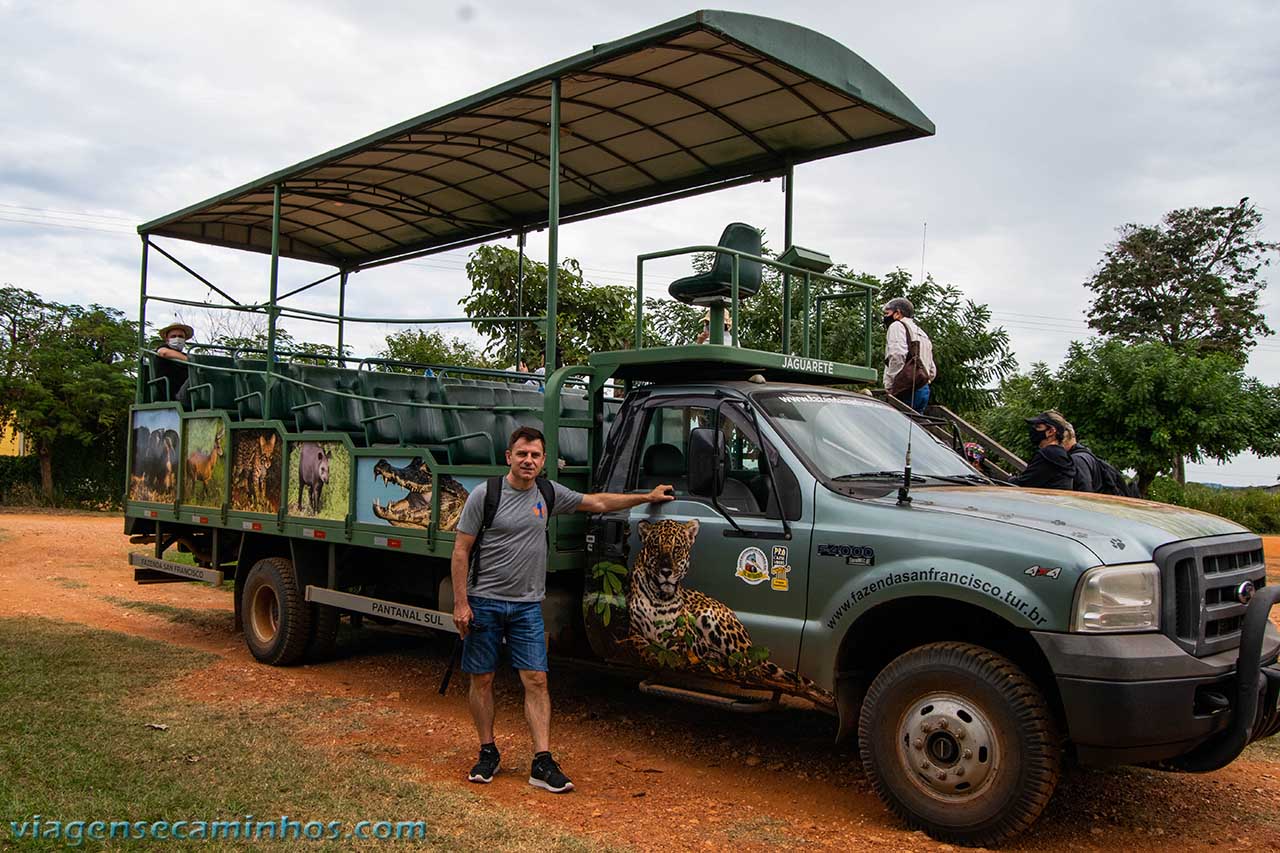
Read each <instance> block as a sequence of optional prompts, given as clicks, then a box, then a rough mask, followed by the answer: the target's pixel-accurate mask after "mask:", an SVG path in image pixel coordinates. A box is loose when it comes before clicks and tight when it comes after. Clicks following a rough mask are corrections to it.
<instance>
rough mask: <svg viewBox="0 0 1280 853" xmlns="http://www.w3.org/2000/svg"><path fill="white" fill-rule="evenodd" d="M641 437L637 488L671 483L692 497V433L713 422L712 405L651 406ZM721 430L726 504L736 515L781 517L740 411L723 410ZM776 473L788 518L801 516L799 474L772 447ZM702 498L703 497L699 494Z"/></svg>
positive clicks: (723, 503)
mask: <svg viewBox="0 0 1280 853" xmlns="http://www.w3.org/2000/svg"><path fill="white" fill-rule="evenodd" d="M647 418H648V420H647V422H646V425H645V432H644V437H643V440H642V442H641V447H640V453H639V456H638V457H636V458H637V459H638V460H639V464H638V465H637V466H636V468H637V472H638V473H637V476H636V480H635V483H634V486H632V488H640V489H652V488H653V487H654V486H657V485H660V484H662V483H669V484H670V485H671V486H672V488H674V489H675V493H676V495H678V496H684V497H689V496H690V494H689V478H688V471H689V463H688V459H689V456H688V453H689V434H690V433H691V432H692V431H693V430H695V429H697V428H699V427H710V426H711V425H712V423H713V422H714V420H715V418H714V412H713V411H712V410H711V409H710V408H709V407H707V406H698V405H688V404H684V405H673V406H661V407H655V408H653V409H650V410H649V412H648V415H647ZM720 429H721V431H722V432H723V433H724V437H725V447H726V448H727V449H728V452H729V476H728V479H727V480H726V482H725V487H724V491H723V493H721V495H720V497H719V499H718V500H719V503H720V505H721V506H722V507H723V508H724V509H726V510H728V511H730V512H733V513H735V514H744V515H763V514H768V515H769V516H770V517H772V518H777V517H778V503H779V502H778V501H777V500H776V499H774V498H773V496H772V494H771V489H770V487H769V478H768V476H767V475H766V473H765V472H764V470H763V468H762V467H761V464H760V457H761V450H760V443H759V441H758V440H757V439H756V437H755V433H754V431H753V430H751V429H750V427H748V426H747V425H746V422H745V421H744V420H743V416H742V414H741V413H740V412H739V411H736V410H734V409H733V408H732V407H729V406H726V407H724V408H722V409H721V410H720ZM770 459H771V460H772V461H773V475H774V477H775V478H776V479H777V482H778V490H779V491H780V492H781V493H782V501H781V503H782V506H784V507H785V508H786V511H787V518H789V519H791V520H793V521H794V520H796V519H798V518H799V517H800V503H801V502H800V486H799V483H798V482H797V481H796V478H795V475H794V474H793V473H791V471H789V470H788V469H787V467H786V466H785V465H783V464H781V462H780V461H779V460H778V459H777V452H776V451H771V453H770ZM699 499H700V500H701V498H699Z"/></svg>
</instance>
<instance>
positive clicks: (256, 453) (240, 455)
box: [231, 429, 284, 515]
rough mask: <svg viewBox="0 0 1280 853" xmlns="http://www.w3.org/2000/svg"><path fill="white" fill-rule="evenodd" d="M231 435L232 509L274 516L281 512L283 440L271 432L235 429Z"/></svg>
mask: <svg viewBox="0 0 1280 853" xmlns="http://www.w3.org/2000/svg"><path fill="white" fill-rule="evenodd" d="M232 435H234V436H235V440H234V441H233V442H232V454H231V508H232V509H233V510H235V511H236V512H266V513H271V514H273V515H274V514H275V513H277V512H279V510H280V476H281V474H282V473H283V470H284V440H283V439H282V438H281V437H280V434H279V433H277V432H276V431H275V430H273V429H238V430H236V431H235V432H234V433H232Z"/></svg>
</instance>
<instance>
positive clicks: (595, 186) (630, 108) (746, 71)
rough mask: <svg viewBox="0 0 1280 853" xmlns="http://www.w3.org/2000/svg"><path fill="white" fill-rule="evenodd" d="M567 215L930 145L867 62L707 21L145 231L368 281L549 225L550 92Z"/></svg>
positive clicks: (573, 60)
mask: <svg viewBox="0 0 1280 853" xmlns="http://www.w3.org/2000/svg"><path fill="white" fill-rule="evenodd" d="M555 79H559V80H560V81H561V84H560V85H561V87H562V88H561V121H562V131H563V133H562V143H561V150H560V167H561V189H560V211H561V221H563V222H568V221H573V220H574V219H581V218H586V217H589V216H597V215H602V214H605V213H608V212H612V211H616V210H619V209H625V208H628V207H637V206H641V205H644V204H653V203H657V202H660V201H664V200H666V199H669V198H673V197H679V196H681V195H689V194H694V193H698V192H706V191H710V190H714V189H718V188H721V187H724V186H729V185H732V184H734V183H735V182H738V183H740V182H743V181H745V180H759V179H762V178H767V177H773V176H777V175H781V174H783V173H784V172H785V171H786V169H787V167H788V166H789V165H793V164H796V163H802V162H806V161H810V160H817V159H820V158H824V157H830V156H834V155H837V154H842V153H846V152H850V151H855V150H859V149H863V148H872V147H875V146H879V145H886V144H890V143H893V142H900V141H904V140H908V139H915V138H918V137H924V136H931V135H932V134H933V133H934V125H933V122H931V121H930V120H929V119H928V118H927V117H926V116H925V115H924V114H923V113H922V112H921V111H920V110H919V109H918V108H917V107H916V106H915V105H914V104H913V103H912V102H911V101H910V100H909V99H908V98H907V97H906V96H905V95H903V94H902V92H900V91H899V90H898V88H897V87H895V86H894V85H893V84H892V83H890V82H889V81H888V80H887V79H886V78H885V77H884V76H883V75H881V74H880V73H879V72H878V71H876V69H875V68H873V67H872V66H871V65H869V64H868V63H867V62H865V61H864V60H863V59H862V58H861V57H859V56H858V55H857V54H855V53H853V52H852V51H850V50H848V49H847V48H845V47H844V46H842V45H841V44H839V43H837V42H836V41H834V40H832V39H830V38H828V37H826V36H824V35H821V34H820V33H817V32H814V31H812V30H809V29H805V28H803V27H799V26H796V25H794V24H790V23H786V22H783V21H777V20H773V19H770V18H763V17H758V16H755V15H744V14H739V13H736V12H721V11H698V12H694V13H692V14H689V15H686V16H684V17H681V18H677V19H675V20H673V21H669V22H667V23H665V24H661V25H659V26H656V27H653V28H651V29H648V30H645V31H643V32H640V33H636V34H634V35H631V36H628V37H626V38H623V39H619V40H617V41H612V42H608V43H605V44H600V45H596V46H595V47H593V48H591V49H590V50H588V51H584V52H583V53H580V54H577V55H576V56H572V57H570V58H568V59H564V60H562V61H560V62H556V63H553V64H551V65H548V66H546V67H544V68H540V69H538V70H536V71H533V72H530V73H528V74H524V75H522V76H520V77H517V78H515V79H513V80H510V81H508V82H506V83H503V84H501V85H498V86H495V87H493V88H490V89H487V90H485V91H483V92H480V93H478V94H475V95H472V96H470V97H468V98H464V99H462V100H460V101H457V102H455V103H453V104H450V105H448V106H445V107H441V108H439V109H436V110H433V111H431V112H428V113H425V114H423V115H419V116H416V117H414V118H411V119H409V120H407V121H404V122H401V123H400V124H397V125H395V126H393V127H389V128H387V129H385V130H382V131H379V132H377V133H374V134H371V135H369V136H366V137H364V138H363V139H359V140H357V141H355V142H352V143H350V144H348V145H344V146H342V147H341V148H337V149H334V150H333V151H330V152H328V153H325V154H321V155H320V156H318V157H313V158H311V159H309V160H306V161H304V162H302V163H299V164H297V165H295V166H291V167H289V168H287V169H283V170H281V171H279V172H275V173H273V174H271V175H267V176H266V177H263V178H261V179H259V180H256V181H253V182H251V183H248V184H245V185H243V186H240V187H237V188H236V189H233V190H230V191H229V192H226V193H223V194H221V195H218V196H215V197H214V198H211V199H208V200H206V201H203V202H200V203H199V204H196V205H193V206H191V207H187V208H185V209H183V210H180V211H178V212H176V213H172V214H170V215H168V216H164V217H161V218H159V219H156V220H154V221H151V222H148V223H146V224H144V225H141V226H139V228H138V231H139V233H141V234H143V235H148V236H152V235H159V236H167V237H176V238H180V239H184V240H193V241H196V242H200V243H207V244H212V245H220V246H227V247H232V248H236V249H247V250H250V251H257V252H263V253H270V252H271V243H272V239H271V238H272V201H273V192H274V187H275V186H276V185H280V186H281V191H282V198H281V217H280V243H279V253H280V255H283V256H285V257H290V258H296V259H301V260H308V261H318V262H322V263H327V264H332V265H334V266H337V267H339V268H342V269H347V270H354V269H358V268H360V267H361V266H363V265H368V264H371V263H374V262H377V261H382V260H386V259H389V258H395V257H397V256H400V255H405V254H408V253H410V252H416V251H423V250H444V249H447V248H455V247H460V246H464V245H470V244H474V243H477V242H482V241H485V240H491V239H495V238H500V237H504V236H509V235H512V234H516V233H520V232H524V231H528V230H531V229H534V228H538V227H540V226H542V225H544V224H545V223H546V222H547V218H548V212H547V211H548V190H547V163H548V159H549V153H550V137H549V133H548V128H549V125H550V119H551V88H552V81H553V80H555Z"/></svg>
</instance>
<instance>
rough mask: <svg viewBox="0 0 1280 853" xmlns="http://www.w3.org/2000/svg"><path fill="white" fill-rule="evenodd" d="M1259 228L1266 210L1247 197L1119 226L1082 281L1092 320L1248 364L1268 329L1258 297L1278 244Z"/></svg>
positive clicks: (1109, 329) (1117, 333)
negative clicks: (1117, 236) (1265, 269)
mask: <svg viewBox="0 0 1280 853" xmlns="http://www.w3.org/2000/svg"><path fill="white" fill-rule="evenodd" d="M1261 230H1262V214H1261V213H1259V212H1258V210H1257V208H1255V207H1254V206H1253V205H1252V204H1250V203H1249V199H1248V198H1242V199H1240V201H1239V202H1238V203H1236V205H1235V206H1233V207H1221V206H1219V207H1189V208H1184V209H1181V210H1173V211H1170V212H1169V213H1166V214H1165V216H1164V219H1163V221H1162V223H1161V224H1159V225H1154V226H1150V225H1135V224H1132V223H1130V224H1128V225H1124V226H1122V227H1121V228H1120V229H1118V233H1119V234H1120V239H1119V240H1117V241H1116V242H1115V243H1113V244H1111V245H1110V246H1108V247H1107V249H1106V252H1105V253H1104V255H1103V258H1102V261H1101V262H1099V264H1098V271H1097V272H1096V273H1094V275H1093V277H1092V278H1090V279H1089V280H1088V281H1087V282H1085V286H1086V287H1087V288H1089V289H1090V290H1092V291H1093V292H1094V294H1095V296H1094V300H1093V304H1092V305H1091V306H1090V308H1089V325H1090V326H1091V327H1092V328H1094V329H1097V330H1098V331H1099V332H1101V333H1102V334H1103V335H1105V336H1108V337H1114V338H1117V339H1119V340H1122V341H1128V342H1141V341H1160V342H1161V343H1165V344H1168V345H1169V346H1171V347H1174V348H1175V349H1178V350H1179V351H1184V352H1186V351H1192V350H1199V351H1204V352H1225V353H1228V354H1230V355H1231V356H1233V357H1234V358H1236V359H1237V360H1238V361H1241V362H1243V361H1244V360H1245V358H1246V356H1247V355H1248V351H1249V349H1250V348H1251V347H1252V346H1253V345H1254V343H1255V342H1256V341H1255V338H1257V337H1258V336H1265V335H1270V334H1271V329H1270V328H1268V327H1267V324H1266V321H1265V320H1264V319H1263V316H1262V312H1261V311H1259V310H1258V297H1259V294H1260V293H1261V292H1262V290H1263V288H1264V287H1265V286H1266V282H1265V281H1263V280H1262V278H1261V271H1262V268H1263V267H1266V266H1268V265H1269V264H1270V263H1271V258H1270V257H1269V255H1270V254H1271V253H1273V252H1275V251H1276V250H1277V249H1280V243H1273V242H1268V241H1266V240H1263V239H1261V237H1260V236H1259V235H1260V233H1261Z"/></svg>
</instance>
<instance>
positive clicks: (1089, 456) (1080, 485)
mask: <svg viewBox="0 0 1280 853" xmlns="http://www.w3.org/2000/svg"><path fill="white" fill-rule="evenodd" d="M1045 414H1046V415H1049V416H1050V417H1053V418H1054V420H1055V421H1059V422H1060V423H1059V426H1061V427H1062V449H1063V450H1065V451H1067V453H1068V454H1069V455H1070V456H1071V461H1072V462H1073V463H1075V466H1076V480H1075V490H1076V491H1077V492H1101V491H1102V486H1103V481H1104V477H1103V474H1102V463H1101V462H1099V461H1098V457H1097V456H1095V455H1094V454H1093V451H1092V450H1090V449H1089V448H1087V447H1085V446H1084V445H1083V444H1081V443H1080V442H1078V441H1077V440H1076V429H1075V427H1073V426H1072V425H1071V422H1070V421H1068V420H1067V419H1066V418H1064V417H1062V415H1061V414H1060V413H1058V412H1054V411H1048V412H1045ZM1054 416H1056V417H1054Z"/></svg>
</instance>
